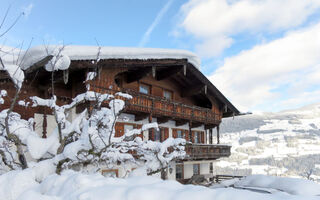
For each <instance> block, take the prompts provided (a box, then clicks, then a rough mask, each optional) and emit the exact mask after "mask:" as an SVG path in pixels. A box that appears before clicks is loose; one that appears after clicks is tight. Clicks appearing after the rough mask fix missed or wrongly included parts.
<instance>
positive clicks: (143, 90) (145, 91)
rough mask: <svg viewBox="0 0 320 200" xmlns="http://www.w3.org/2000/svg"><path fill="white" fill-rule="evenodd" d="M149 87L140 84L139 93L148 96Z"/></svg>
mask: <svg viewBox="0 0 320 200" xmlns="http://www.w3.org/2000/svg"><path fill="white" fill-rule="evenodd" d="M150 88H151V86H150V85H146V84H140V85H139V92H140V93H142V94H150Z"/></svg>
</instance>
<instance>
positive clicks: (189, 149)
mask: <svg viewBox="0 0 320 200" xmlns="http://www.w3.org/2000/svg"><path fill="white" fill-rule="evenodd" d="M230 150H231V146H229V145H220V144H194V143H187V144H186V146H185V151H186V153H187V157H186V160H214V159H218V158H220V157H228V156H230Z"/></svg>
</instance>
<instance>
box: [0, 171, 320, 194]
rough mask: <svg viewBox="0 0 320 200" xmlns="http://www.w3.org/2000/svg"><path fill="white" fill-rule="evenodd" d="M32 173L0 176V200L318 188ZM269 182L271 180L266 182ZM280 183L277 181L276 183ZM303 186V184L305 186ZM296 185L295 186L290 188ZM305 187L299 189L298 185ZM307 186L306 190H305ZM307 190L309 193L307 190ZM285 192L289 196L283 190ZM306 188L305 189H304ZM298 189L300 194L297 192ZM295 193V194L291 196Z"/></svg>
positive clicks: (254, 179) (260, 180) (261, 181)
mask: <svg viewBox="0 0 320 200" xmlns="http://www.w3.org/2000/svg"><path fill="white" fill-rule="evenodd" d="M35 176H36V173H35V171H32V170H24V171H11V172H9V173H6V174H4V175H2V176H0V185H1V187H0V199H1V200H35V199H41V200H76V199H77V200H79V199H81V200H101V199H112V200H172V199H175V200H195V199H202V200H206V199H208V200H209V199H210V200H212V199H215V200H229V199H230V200H231V199H237V200H257V199H259V200H270V199H275V200H278V199H279V200H280V199H289V200H290V199H294V200H299V199H301V200H309V199H310V200H313V199H314V200H315V199H319V198H320V196H314V195H315V194H316V192H315V191H320V185H319V184H316V183H313V182H311V181H304V180H300V179H296V180H294V181H290V180H289V179H282V178H274V177H266V176H251V177H249V178H248V179H244V180H242V181H238V182H237V183H236V184H239V185H247V186H248V185H251V186H267V187H275V188H278V187H279V184H280V185H282V186H281V187H280V188H281V189H282V190H283V192H280V191H279V192H278V193H274V194H263V193H257V192H252V191H248V190H243V189H240V190H239V189H235V188H218V189H212V188H207V187H203V186H194V185H181V184H180V183H178V182H176V181H163V180H160V179H158V178H155V177H150V176H135V177H129V178H127V179H119V178H105V177H103V176H102V175H100V174H94V175H86V174H82V173H80V172H74V171H65V172H64V173H62V175H57V174H54V175H51V176H48V177H47V178H46V179H44V180H43V181H42V182H41V183H38V182H36V181H35ZM270 180H271V181H270ZM279 181H280V182H279ZM306 183H307V184H306ZM295 184H297V187H292V186H293V185H295ZM301 185H302V186H303V185H304V186H305V187H299V186H301ZM306 187H308V188H309V189H308V188H306ZM310 187H311V188H312V190H310ZM287 189H288V191H289V193H290V194H289V193H286V192H285V191H286V190H287ZM305 189H307V190H305ZM296 190H301V191H304V192H297V191H296ZM293 194H298V195H293Z"/></svg>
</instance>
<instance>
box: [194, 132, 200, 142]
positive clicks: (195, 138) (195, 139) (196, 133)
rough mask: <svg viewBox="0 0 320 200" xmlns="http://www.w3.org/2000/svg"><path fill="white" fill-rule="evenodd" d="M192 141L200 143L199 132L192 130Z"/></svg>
mask: <svg viewBox="0 0 320 200" xmlns="http://www.w3.org/2000/svg"><path fill="white" fill-rule="evenodd" d="M194 143H200V133H199V132H197V131H195V132H194Z"/></svg>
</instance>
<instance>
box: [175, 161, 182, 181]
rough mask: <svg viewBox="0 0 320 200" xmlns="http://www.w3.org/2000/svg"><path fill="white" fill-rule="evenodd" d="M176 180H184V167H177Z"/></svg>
mask: <svg viewBox="0 0 320 200" xmlns="http://www.w3.org/2000/svg"><path fill="white" fill-rule="evenodd" d="M176 179H183V165H181V164H180V165H176Z"/></svg>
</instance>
